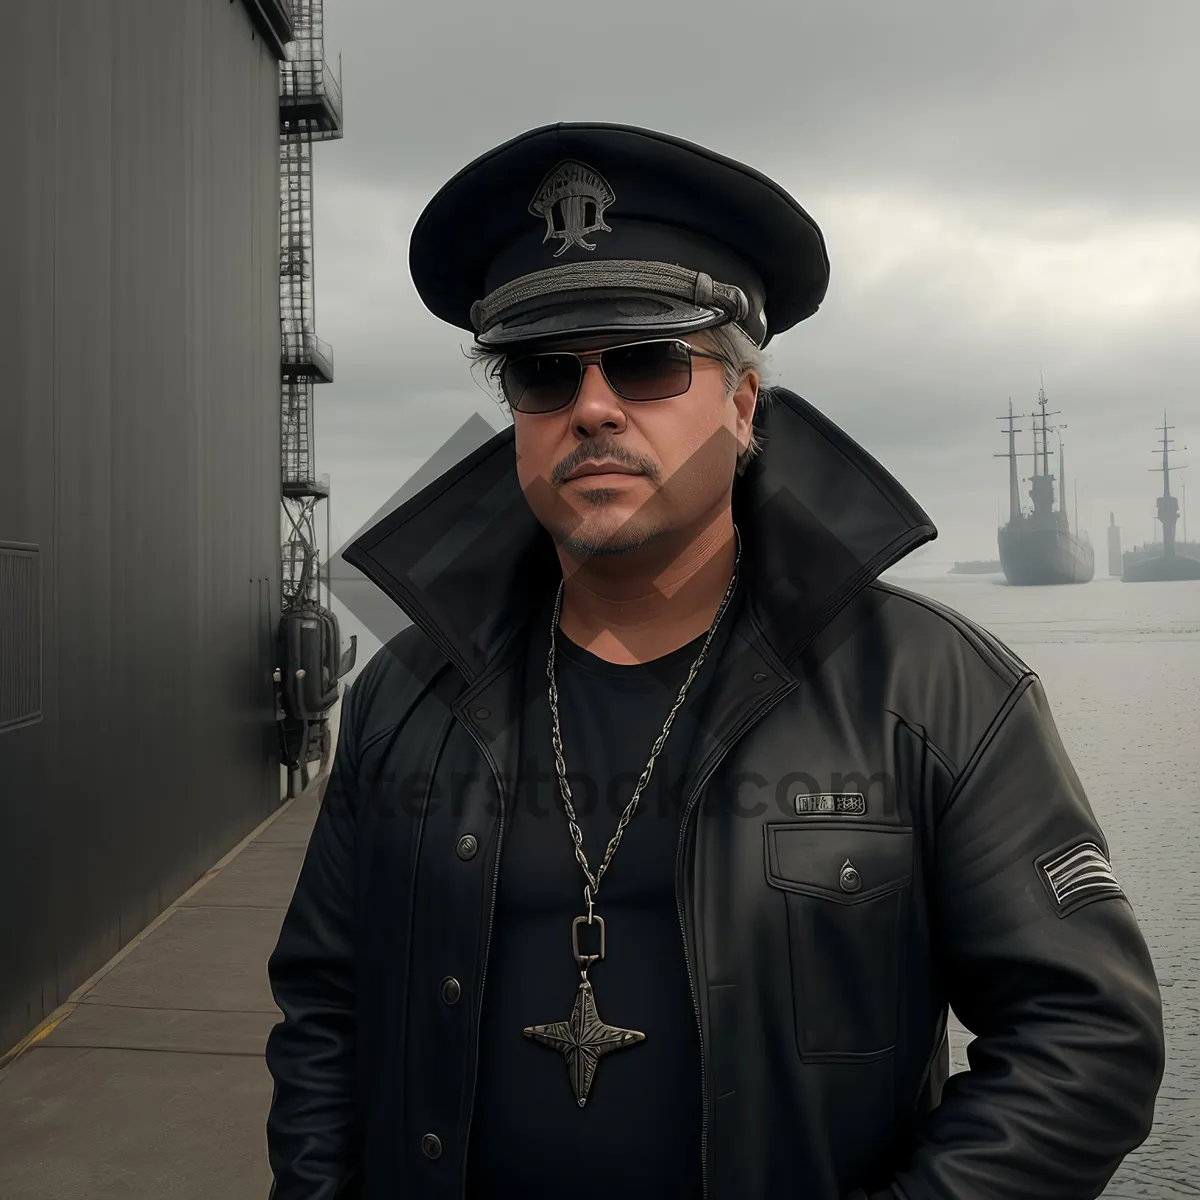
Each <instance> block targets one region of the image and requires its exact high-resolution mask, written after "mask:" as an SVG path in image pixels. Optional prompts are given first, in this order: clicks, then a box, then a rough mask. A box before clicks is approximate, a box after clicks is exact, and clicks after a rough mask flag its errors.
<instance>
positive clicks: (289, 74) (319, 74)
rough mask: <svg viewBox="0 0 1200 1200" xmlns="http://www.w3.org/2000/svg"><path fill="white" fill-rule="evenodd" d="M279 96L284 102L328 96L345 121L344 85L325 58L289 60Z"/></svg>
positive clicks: (326, 98) (284, 71) (333, 109)
mask: <svg viewBox="0 0 1200 1200" xmlns="http://www.w3.org/2000/svg"><path fill="white" fill-rule="evenodd" d="M279 97H280V101H281V105H282V106H283V107H284V108H286V107H287V106H288V104H289V103H290V104H299V103H302V102H305V101H310V100H314V99H317V98H319V97H324V98H325V100H327V101H328V103H329V107H330V109H331V110H332V111H333V114H334V116H335V117H336V118H337V123H338V125H340V124H341V120H342V85H341V81H340V80H339V79H338V78H337V76H335V75H334V73H333V71H332V70H331V69H330V66H329V64H328V63H327V62H325V61H324V60H323V59H322V60H321V61H320V62H317V61H315V60H313V59H299V60H292V61H289V62H285V63H283V64H282V69H281V70H280V72H279Z"/></svg>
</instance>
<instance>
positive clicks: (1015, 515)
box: [992, 396, 1036, 522]
mask: <svg viewBox="0 0 1200 1200" xmlns="http://www.w3.org/2000/svg"><path fill="white" fill-rule="evenodd" d="M1015 419H1016V418H1015V417H1014V416H1013V407H1012V397H1011V396H1009V398H1008V416H1007V417H997V418H996V420H997V421H1007V422H1008V428H1007V429H1006V430H1005V431H1004V432H1005V433H1007V434H1008V453H1007V454H993V455H992V457H993V458H1007V459H1008V519H1009V521H1010V522H1012V521H1017V520H1020V517H1021V485H1020V481H1019V480H1018V478H1017V459H1018V458H1022V457H1024V456H1023V455H1020V454H1018V453H1017V434H1018V433H1020V432H1021V431H1020V430H1019V429H1018V428H1017V427H1016V426H1015V425H1014V424H1013V421H1014V420H1015ZM1035 471H1036V467H1035Z"/></svg>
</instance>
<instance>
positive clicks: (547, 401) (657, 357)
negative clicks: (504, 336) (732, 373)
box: [500, 338, 722, 413]
mask: <svg viewBox="0 0 1200 1200" xmlns="http://www.w3.org/2000/svg"><path fill="white" fill-rule="evenodd" d="M693 358H710V359H712V360H713V361H714V362H721V361H722V360H721V359H720V358H718V357H717V356H716V355H715V354H706V353H705V352H704V351H703V350H697V349H696V348H695V347H694V346H692V345H690V344H689V343H687V342H685V341H682V340H680V339H678V338H663V339H661V340H657V341H650V342H630V343H629V344H628V345H624V346H608V347H606V348H605V349H603V350H592V351H589V352H586V353H583V354H575V353H572V352H570V351H548V352H545V353H542V354H526V355H522V356H521V357H519V358H514V359H510V360H509V361H507V362H505V364H504V366H503V367H502V368H501V371H500V383H501V386H502V387H503V389H504V398H505V399H506V400H507V401H508V403H509V406H510V407H511V408H513V409H514V410H515V411H516V412H522V413H550V412H557V411H558V410H559V409H562V408H566V407H567V405H569V404H571V403H573V402H574V400H575V397H576V396H578V395H579V389H580V388H581V387H582V386H583V375H584V372H585V371H586V370H587V368H588V367H589V366H590V365H592V364H593V363H594V364H597V365H598V366H599V367H600V373H601V374H602V375H603V376H604V382H605V383H607V384H608V386H609V387H610V388H611V389H612V390H613V392H614V393H616V395H618V396H620V397H621V399H622V400H636V401H642V400H669V399H670V398H671V397H672V396H682V395H683V393H684V392H686V391H687V390H688V388H690V387H691V386H692V359H693Z"/></svg>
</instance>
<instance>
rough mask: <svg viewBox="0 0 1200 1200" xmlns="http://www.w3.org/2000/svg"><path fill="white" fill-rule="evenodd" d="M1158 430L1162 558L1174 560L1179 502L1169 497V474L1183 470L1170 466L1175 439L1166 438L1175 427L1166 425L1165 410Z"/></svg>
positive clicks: (1159, 515)
mask: <svg viewBox="0 0 1200 1200" xmlns="http://www.w3.org/2000/svg"><path fill="white" fill-rule="evenodd" d="M1160 428H1161V429H1162V438H1161V439H1160V442H1161V445H1162V468H1161V469H1162V477H1163V490H1162V495H1161V496H1159V498H1158V504H1157V508H1158V519H1159V521H1160V522H1161V523H1162V531H1163V557H1164V558H1174V557H1175V523H1176V521H1178V520H1179V501H1178V500H1177V499H1176V498H1175V497H1174V496H1172V495H1171V472H1172V471H1182V470H1184V468H1183V467H1173V466H1171V459H1170V448H1171V445H1172V443H1173V442H1174V440H1175V439H1174V438H1168V437H1167V431H1168V430H1170V429H1174V428H1175V426H1174V425H1168V424H1167V414H1166V411H1165V410H1164V412H1163V423H1162V425H1161V426H1160ZM1152 453H1154V454H1157V453H1158V450H1157V449H1155V450H1154V451H1153V452H1152ZM1151 470H1153V471H1157V470H1159V468H1158V467H1152V468H1151Z"/></svg>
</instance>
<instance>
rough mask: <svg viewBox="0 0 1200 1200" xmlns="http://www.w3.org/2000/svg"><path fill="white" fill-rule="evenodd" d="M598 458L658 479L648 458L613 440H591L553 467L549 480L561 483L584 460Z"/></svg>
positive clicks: (589, 460)
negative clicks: (631, 452) (609, 460)
mask: <svg viewBox="0 0 1200 1200" xmlns="http://www.w3.org/2000/svg"><path fill="white" fill-rule="evenodd" d="M600 458H609V459H612V461H613V462H618V463H620V464H621V465H622V466H623V467H628V468H629V469H630V470H631V471H640V472H641V473H642V474H643V475H645V476H646V477H647V478H648V479H650V480H651V481H656V480H657V479H658V467H657V466H656V465H655V464H654V463H652V462H651V461H650V460H649V459H646V458H640V457H638V456H637V455H635V454H630V453H629V451H628V450H625V449H624V448H623V447H621V446H618V445H617V444H616V443H615V442H596V441H592V442H582V443H580V445H578V446H577V447H576V448H575V449H574V450H572V451H571V453H570V454H568V455H567V457H566V458H564V459H563V460H562V461H561V462H560V463H559V464H558V465H557V466H556V467H555V468H554V471H553V473H552V474H551V476H550V482H551V483H555V484H558V483H562V481H563V480H564V479H566V477H567V476H568V475H570V473H571V472H572V471H574V470H575V469H576V467H581V466H583V464H584V463H585V462H593V461H594V460H596V459H600Z"/></svg>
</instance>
